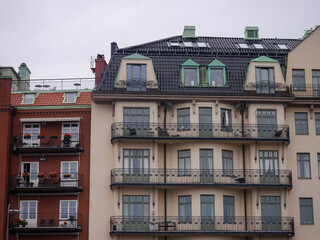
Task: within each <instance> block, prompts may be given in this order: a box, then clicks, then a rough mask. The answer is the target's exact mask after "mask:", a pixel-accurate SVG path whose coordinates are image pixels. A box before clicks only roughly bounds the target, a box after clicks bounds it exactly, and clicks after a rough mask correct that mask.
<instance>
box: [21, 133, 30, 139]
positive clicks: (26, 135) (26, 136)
mask: <svg viewBox="0 0 320 240" xmlns="http://www.w3.org/2000/svg"><path fill="white" fill-rule="evenodd" d="M23 138H24V139H31V135H30V134H29V133H26V134H25V135H23Z"/></svg>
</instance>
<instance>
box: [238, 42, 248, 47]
mask: <svg viewBox="0 0 320 240" xmlns="http://www.w3.org/2000/svg"><path fill="white" fill-rule="evenodd" d="M238 45H239V47H240V48H249V45H248V44H246V43H238Z"/></svg>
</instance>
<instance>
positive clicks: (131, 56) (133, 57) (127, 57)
mask: <svg viewBox="0 0 320 240" xmlns="http://www.w3.org/2000/svg"><path fill="white" fill-rule="evenodd" d="M124 59H144V60H149V59H151V58H148V57H146V56H143V55H141V54H139V53H134V54H131V55H129V56H126V57H124Z"/></svg>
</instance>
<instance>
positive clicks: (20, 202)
mask: <svg viewBox="0 0 320 240" xmlns="http://www.w3.org/2000/svg"><path fill="white" fill-rule="evenodd" d="M23 202H35V203H36V212H35V215H36V219H35V224H37V221H38V203H39V201H38V200H20V201H19V209H20V213H19V218H20V219H23V218H22V203H23ZM29 206H30V205H29ZM28 209H29V207H28ZM28 215H29V212H28ZM23 220H25V219H23ZM36 226H37V225H36Z"/></svg>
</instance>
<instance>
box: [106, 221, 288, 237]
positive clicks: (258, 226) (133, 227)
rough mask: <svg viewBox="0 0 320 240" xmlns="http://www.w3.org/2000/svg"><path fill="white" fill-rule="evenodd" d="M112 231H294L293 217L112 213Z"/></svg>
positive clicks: (256, 232) (186, 232) (259, 232)
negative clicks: (143, 215)
mask: <svg viewBox="0 0 320 240" xmlns="http://www.w3.org/2000/svg"><path fill="white" fill-rule="evenodd" d="M110 233H111V234H121V233H122V234H123V233H131V234H132V233H151V234H156V233H159V234H164V233H165V234H192V233H194V234H199V233H212V234H215V233H216V234H222V233H223V234H228V233H230V234H235V233H239V234H248V235H249V234H252V235H254V234H261V233H268V234H269V233H270V234H277V235H282V234H283V235H292V234H294V220H293V218H291V217H208V216H206V217H176V216H175V217H172V216H170V217H163V216H161V217H159V216H153V217H120V216H116V217H111V218H110Z"/></svg>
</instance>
